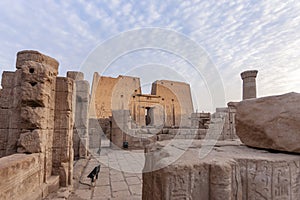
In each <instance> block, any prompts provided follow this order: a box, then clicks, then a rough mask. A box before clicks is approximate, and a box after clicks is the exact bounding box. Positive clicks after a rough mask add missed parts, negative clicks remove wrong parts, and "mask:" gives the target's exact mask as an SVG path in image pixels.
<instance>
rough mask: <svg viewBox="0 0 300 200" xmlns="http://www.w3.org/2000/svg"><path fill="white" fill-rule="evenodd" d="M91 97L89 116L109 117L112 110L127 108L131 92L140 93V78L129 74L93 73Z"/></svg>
mask: <svg viewBox="0 0 300 200" xmlns="http://www.w3.org/2000/svg"><path fill="white" fill-rule="evenodd" d="M91 91H92V92H91V93H92V99H91V108H90V109H91V113H94V115H95V116H93V115H91V116H90V117H91V118H98V119H99V118H109V117H110V116H112V110H119V109H127V110H128V106H129V104H130V98H131V95H132V94H141V87H140V79H139V78H136V77H129V76H118V77H117V78H112V77H104V76H100V75H99V74H98V73H95V74H94V79H93V85H92V90H91Z"/></svg>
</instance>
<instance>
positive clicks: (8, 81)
mask: <svg viewBox="0 0 300 200" xmlns="http://www.w3.org/2000/svg"><path fill="white" fill-rule="evenodd" d="M14 77H15V72H9V71H4V72H3V73H2V79H1V86H2V88H11V87H13V86H14V80H15V78H14Z"/></svg>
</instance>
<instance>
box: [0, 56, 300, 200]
mask: <svg viewBox="0 0 300 200" xmlns="http://www.w3.org/2000/svg"><path fill="white" fill-rule="evenodd" d="M58 67H59V63H58V61H56V60H55V59H53V58H51V57H49V56H46V55H43V54H41V53H39V52H37V51H21V52H18V53H17V59H16V71H14V72H8V71H5V72H3V74H2V79H1V86H2V88H1V90H0V199H1V200H2V199H3V200H10V199H17V200H25V199H34V200H35V199H45V200H49V199H70V200H72V199H144V200H148V199H149V200H150V199H151V200H152V199H170V200H175V199H201V200H206V199H228V200H229V199H236V200H238V199H243V200H248V199H249V200H252V199H266V200H279V199H280V200H281V199H290V200H294V199H295V200H296V199H300V157H299V153H300V146H299V144H300V142H299V141H300V137H299V131H300V125H299V124H300V123H299V121H300V110H299V109H298V107H299V106H298V105H299V102H300V94H298V93H288V94H284V95H278V96H269V97H262V98H257V95H256V76H257V73H258V71H256V70H249V71H245V72H243V73H241V78H242V81H243V95H242V99H243V101H240V102H229V103H228V104H227V107H224V108H217V109H216V112H214V113H208V112H201V113H198V112H194V108H193V102H192V98H191V89H190V86H189V84H187V83H184V82H178V81H171V80H157V81H155V82H153V83H152V88H151V93H150V94H143V93H142V90H141V82H140V78H138V77H130V76H122V75H120V76H118V77H116V78H113V77H106V76H101V75H99V74H98V73H97V72H95V73H94V77H93V82H92V84H91V85H90V83H89V82H88V81H87V80H85V79H84V74H83V73H82V72H76V71H69V72H67V75H66V77H62V76H58ZM104 143H105V144H104ZM136 152H138V153H139V154H138V155H137V154H132V153H136ZM135 156H136V157H138V158H140V160H134V161H135V162H134V163H129V162H128V161H127V160H126V159H127V158H129V157H130V158H133V157H134V158H135ZM137 161H138V162H137ZM141 162H142V163H141ZM99 165H100V167H99V168H97V169H99V171H98V172H99V181H98V182H97V183H94V184H95V185H93V184H92V183H90V182H88V181H89V180H88V178H87V173H90V172H91V170H92V169H93V168H94V167H95V166H99ZM130 170H131V171H130ZM139 170H140V171H139ZM137 173H140V174H137ZM97 176H98V174H97ZM61 189H63V191H64V192H63V193H64V195H63V196H61V197H60V196H59V195H58V194H59V191H60V190H61ZM55 195H56V196H55ZM57 195H58V196H57Z"/></svg>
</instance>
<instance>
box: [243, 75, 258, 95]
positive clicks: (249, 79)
mask: <svg viewBox="0 0 300 200" xmlns="http://www.w3.org/2000/svg"><path fill="white" fill-rule="evenodd" d="M257 73H258V71H257V70H249V71H244V72H242V73H241V77H242V79H243V100H245V99H251V98H256V80H255V78H256V76H257Z"/></svg>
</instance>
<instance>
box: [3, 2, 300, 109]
mask: <svg viewBox="0 0 300 200" xmlns="http://www.w3.org/2000/svg"><path fill="white" fill-rule="evenodd" d="M0 12H1V23H0V31H1V47H0V66H1V68H0V70H14V68H15V67H14V64H15V54H16V52H17V51H19V50H22V49H36V50H39V51H41V52H43V53H46V54H48V55H50V56H52V57H55V58H56V59H58V60H59V62H60V64H61V65H60V74H61V75H64V73H65V72H66V71H67V70H79V69H80V64H81V63H82V62H83V61H84V59H85V58H86V57H87V56H88V54H89V52H91V50H92V49H94V48H95V47H96V46H97V45H98V44H101V43H102V42H103V41H105V40H107V39H108V38H110V37H112V36H114V35H116V34H119V33H121V32H123V31H127V30H130V29H136V28H143V27H162V28H169V29H172V30H175V31H178V32H180V33H182V34H185V35H186V36H187V37H190V38H191V39H193V40H194V41H196V42H197V43H198V44H199V45H200V46H202V47H203V49H205V51H206V52H207V54H208V55H209V56H210V58H211V59H212V61H213V62H214V63H215V65H216V66H217V68H218V71H219V73H220V75H221V77H222V80H223V83H224V87H225V94H226V101H231V100H240V99H241V79H240V75H239V74H240V73H241V72H242V71H244V70H246V69H258V70H259V74H258V78H257V84H258V94H259V96H265V95H271V94H278V93H285V92H290V91H296V92H300V89H299V88H300V87H299V82H300V81H299V78H298V77H300V71H299V68H300V67H299V64H300V55H299V54H300V35H299V32H300V2H299V1H292V0H291V1H286V2H283V1H279V0H266V1H250V0H249V1H244V0H238V1H217V0H213V1H209V0H205V1H204V0H201V1H200V0H199V1H179V0H172V1H171V0H166V1H164V2H161V1H158V0H156V1H148V2H147V1H118V0H113V1H109V0H103V1H85V0H77V1H50V0H47V1H33V0H29V1H26V2H25V1H8V0H2V1H0ZM143 53H144V54H145V55H144V56H143V55H142V53H139V54H137V55H138V56H137V55H135V57H134V56H133V57H132V58H131V59H133V58H134V59H136V61H140V62H141V63H133V62H131V61H130V59H121V60H123V62H124V64H122V66H123V68H124V70H119V69H118V70H117V69H116V70H115V71H112V72H111V73H112V74H116V73H120V72H122V71H126V65H127V66H128V65H130V64H134V66H136V65H145V64H147V63H145V62H142V61H141V60H142V59H139V58H144V59H146V61H147V62H148V64H149V63H152V64H153V63H154V64H155V63H158V64H162V63H163V64H164V65H168V63H169V65H175V66H180V65H182V66H185V67H181V68H180V67H177V68H178V70H180V72H181V73H182V74H184V76H188V75H189V73H193V69H190V68H191V66H189V65H186V64H185V61H182V58H178V57H176V56H172V55H170V54H168V53H167V54H166V53H163V52H160V51H156V52H153V55H155V56H150V54H151V53H149V52H143ZM147 56H148V57H147ZM150 58H151V59H150ZM157 58H160V59H162V60H163V62H162V60H159V59H157ZM118 63H119V64H120V62H118ZM175 68H176V67H175ZM177 68H176V69H177ZM191 82H193V84H196V83H197V80H191ZM193 88H196V86H194V85H193ZM199 104H201V98H200V100H199ZM205 104H206V103H204V104H202V105H200V107H201V108H203V109H204V108H205V106H206V105H205ZM224 106H225V105H224Z"/></svg>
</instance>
